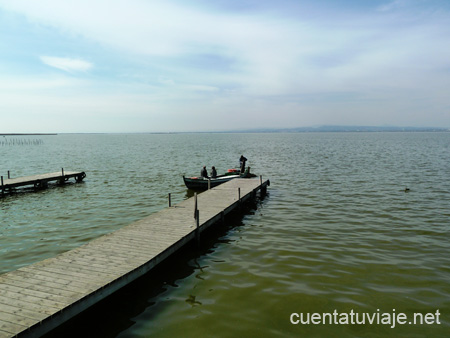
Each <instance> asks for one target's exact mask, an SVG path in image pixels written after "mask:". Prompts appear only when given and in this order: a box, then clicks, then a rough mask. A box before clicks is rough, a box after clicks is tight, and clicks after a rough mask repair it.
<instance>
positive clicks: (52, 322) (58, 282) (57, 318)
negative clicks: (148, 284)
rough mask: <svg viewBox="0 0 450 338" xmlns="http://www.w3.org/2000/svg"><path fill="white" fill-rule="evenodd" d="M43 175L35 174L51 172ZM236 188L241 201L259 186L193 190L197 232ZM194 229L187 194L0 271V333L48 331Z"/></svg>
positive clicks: (231, 201)
mask: <svg viewBox="0 0 450 338" xmlns="http://www.w3.org/2000/svg"><path fill="white" fill-rule="evenodd" d="M66 174H67V173H66ZM47 175H50V176H46V178H42V177H41V178H40V179H47V178H49V177H53V176H51V175H52V174H47ZM65 176H66V175H65ZM33 179H38V178H36V176H34V178H33ZM265 184H266V185H267V184H268V183H267V182H266V183H265ZM238 187H239V188H240V189H241V196H240V197H241V199H242V200H243V199H247V198H250V196H254V193H253V192H254V191H255V190H258V189H262V188H263V186H261V184H260V183H259V181H257V180H251V179H245V180H241V179H235V180H232V181H230V182H228V183H225V184H223V185H221V186H218V187H216V188H214V189H212V190H209V191H206V192H204V193H201V194H199V195H198V197H197V203H198V207H199V209H200V227H199V229H198V231H202V230H203V229H205V228H206V227H208V226H209V225H210V224H212V222H213V221H216V220H220V218H221V215H222V214H225V213H227V212H230V211H231V210H233V209H235V208H237V207H238V205H239V201H238V200H239V195H238V192H237V188H238ZM196 231H197V229H196V226H195V223H194V199H193V198H190V199H187V200H185V201H183V202H180V203H179V204H178V205H176V206H173V207H170V208H166V209H164V210H162V211H160V212H158V213H155V214H153V215H150V216H148V217H146V218H144V219H142V220H139V221H136V222H134V223H132V224H130V225H128V226H126V227H124V228H122V229H120V230H117V231H116V232H113V233H110V234H107V235H104V236H102V237H100V238H97V239H95V240H92V241H91V242H89V243H87V244H85V245H83V246H81V247H78V248H76V249H73V250H71V251H68V252H65V253H63V254H61V255H58V256H56V257H54V258H49V259H46V260H44V261H41V262H38V263H35V264H32V265H30V266H27V267H22V268H20V269H18V270H15V271H12V272H9V273H7V274H4V275H0V337H2V336H6V337H10V336H14V335H16V334H19V333H22V334H25V335H27V334H29V335H30V336H39V335H41V334H44V333H46V332H48V331H49V330H51V329H52V328H54V327H56V326H58V325H60V324H61V323H63V322H64V321H66V320H67V319H69V318H71V317H73V316H75V315H77V314H78V313H80V312H82V311H83V310H85V309H87V308H88V307H89V306H91V305H93V304H95V303H96V302H98V301H99V300H101V299H103V298H105V297H106V296H108V295H109V294H111V293H113V292H115V291H116V290H118V289H120V288H121V287H123V286H125V285H127V284H129V283H130V282H132V281H133V280H135V279H136V278H138V277H140V276H142V275H143V274H145V273H146V272H148V271H149V270H150V269H152V268H153V267H154V266H156V265H157V264H159V263H160V262H161V261H162V260H163V259H165V258H167V257H169V256H170V255H172V254H173V253H174V252H176V251H177V250H178V249H180V248H181V247H182V246H183V245H184V244H186V243H187V242H188V241H189V240H191V239H194V238H195V233H196ZM38 323H40V325H35V324H38Z"/></svg>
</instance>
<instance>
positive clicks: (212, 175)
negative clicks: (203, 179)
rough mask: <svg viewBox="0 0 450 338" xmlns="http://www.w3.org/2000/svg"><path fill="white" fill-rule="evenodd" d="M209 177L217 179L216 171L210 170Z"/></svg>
mask: <svg viewBox="0 0 450 338" xmlns="http://www.w3.org/2000/svg"><path fill="white" fill-rule="evenodd" d="M211 177H212V178H216V177H217V171H216V168H214V167H213V168H212V169H211Z"/></svg>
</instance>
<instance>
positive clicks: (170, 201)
mask: <svg viewBox="0 0 450 338" xmlns="http://www.w3.org/2000/svg"><path fill="white" fill-rule="evenodd" d="M171 206H172V200H171V198H170V192H169V208H170V207H171Z"/></svg>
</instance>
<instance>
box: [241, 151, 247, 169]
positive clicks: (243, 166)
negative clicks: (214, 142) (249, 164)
mask: <svg viewBox="0 0 450 338" xmlns="http://www.w3.org/2000/svg"><path fill="white" fill-rule="evenodd" d="M245 161H247V159H246V158H245V157H244V155H241V158H240V159H239V164H240V166H241V173H244V171H245Z"/></svg>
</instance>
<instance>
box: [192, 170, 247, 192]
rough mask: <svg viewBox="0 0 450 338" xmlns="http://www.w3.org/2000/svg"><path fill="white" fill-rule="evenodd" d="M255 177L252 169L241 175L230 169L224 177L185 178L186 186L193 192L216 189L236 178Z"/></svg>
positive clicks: (237, 171)
mask: <svg viewBox="0 0 450 338" xmlns="http://www.w3.org/2000/svg"><path fill="white" fill-rule="evenodd" d="M254 176H255V175H253V174H250V167H248V168H247V170H246V171H245V173H243V174H240V173H239V170H238V169H229V170H228V172H227V173H226V174H224V175H219V176H217V177H215V178H212V177H208V178H206V177H185V176H183V180H184V184H185V185H186V187H187V188H188V189H192V190H207V189H208V187H209V188H214V187H216V186H218V185H219V184H222V183H225V182H228V181H230V180H232V179H235V178H239V177H241V178H245V177H254Z"/></svg>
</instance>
